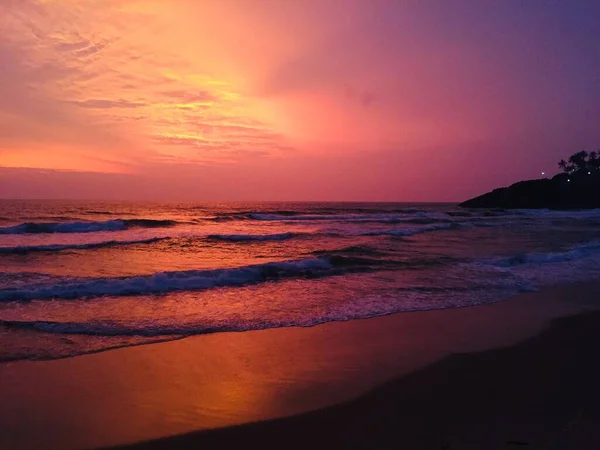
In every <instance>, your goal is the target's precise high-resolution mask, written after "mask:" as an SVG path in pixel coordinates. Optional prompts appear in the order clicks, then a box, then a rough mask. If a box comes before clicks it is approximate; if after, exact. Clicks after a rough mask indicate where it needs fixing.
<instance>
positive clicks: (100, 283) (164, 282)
mask: <svg viewBox="0 0 600 450" xmlns="http://www.w3.org/2000/svg"><path fill="white" fill-rule="evenodd" d="M437 263H439V261H437V260H414V261H413V260H408V261H397V260H394V259H391V258H379V257H373V256H371V255H368V254H364V255H361V254H352V253H350V252H346V253H344V252H336V251H331V252H325V253H323V254H322V255H321V256H318V257H314V258H306V259H298V260H288V261H275V262H269V263H264V264H253V265H248V266H242V267H236V268H226V269H207V270H187V271H173V272H159V273H155V274H152V275H139V276H131V277H106V278H74V277H60V276H59V277H52V278H49V279H47V280H46V279H41V281H40V282H31V283H27V284H26V285H23V284H19V285H17V286H13V287H7V288H6V287H5V288H4V289H3V290H1V291H0V301H21V300H26V301H27V300H48V299H78V298H93V297H104V296H115V297H116V296H133V295H152V294H166V293H169V292H175V291H195V290H205V289H212V288H218V287H238V286H245V285H250V284H257V283H263V282H269V281H277V280H282V279H288V278H299V277H304V278H318V277H326V276H333V275H342V274H348V273H356V272H370V271H376V270H386V269H395V268H399V267H404V268H409V269H410V268H418V267H421V266H424V265H425V266H426V265H432V264H437ZM441 263H444V264H445V263H447V261H441ZM6 275H7V276H8V277H9V278H10V274H6Z"/></svg>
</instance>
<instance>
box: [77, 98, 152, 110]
mask: <svg viewBox="0 0 600 450" xmlns="http://www.w3.org/2000/svg"><path fill="white" fill-rule="evenodd" d="M71 103H72V104H74V105H77V106H80V107H82V108H93V109H111V108H140V107H142V106H145V105H146V104H145V103H141V102H131V101H128V100H122V99H119V100H107V99H90V100H83V101H72V102H71Z"/></svg>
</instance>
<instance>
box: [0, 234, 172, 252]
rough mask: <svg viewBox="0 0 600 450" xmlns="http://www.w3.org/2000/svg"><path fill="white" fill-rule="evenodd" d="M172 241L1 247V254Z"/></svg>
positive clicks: (115, 241)
mask: <svg viewBox="0 0 600 450" xmlns="http://www.w3.org/2000/svg"><path fill="white" fill-rule="evenodd" d="M167 239H171V238H170V237H154V238H148V239H138V240H130V241H118V240H114V241H103V242H90V243H86V244H56V245H19V246H16V247H0V254H27V253H34V252H60V251H64V250H87V249H96V248H104V247H119V246H129V245H138V244H151V243H154V242H158V241H163V240H167Z"/></svg>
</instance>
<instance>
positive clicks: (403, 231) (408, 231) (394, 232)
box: [359, 223, 460, 237]
mask: <svg viewBox="0 0 600 450" xmlns="http://www.w3.org/2000/svg"><path fill="white" fill-rule="evenodd" d="M459 226H460V224H457V223H441V224H438V225H428V226H425V227H420V228H398V229H388V230H373V231H365V232H362V233H359V236H399V237H401V236H414V235H416V234H421V233H429V232H432V231H439V230H449V229H452V228H457V227H459Z"/></svg>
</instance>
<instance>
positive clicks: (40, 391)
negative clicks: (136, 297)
mask: <svg viewBox="0 0 600 450" xmlns="http://www.w3.org/2000/svg"><path fill="white" fill-rule="evenodd" d="M599 294H600V283H599V282H592V283H583V284H576V285H563V286H559V287H556V288H551V289H544V290H542V291H540V292H535V293H525V294H521V295H518V296H516V297H514V298H512V299H508V300H503V301H501V302H498V303H493V304H488V305H479V306H472V307H465V308H454V309H447V310H430V311H419V312H410V313H399V314H393V315H388V316H382V317H377V318H371V319H361V320H356V321H348V322H330V323H326V324H322V325H317V326H314V327H309V328H278V329H269V330H260V331H249V332H244V333H217V334H213V335H201V336H194V337H188V338H185V339H182V340H176V341H169V342H164V343H157V344H148V345H142V346H135V347H127V348H120V349H116V350H110V351H106V352H101V353H94V354H88V355H82V356H77V357H74V358H67V359H60V360H54V361H35V362H32V361H22V362H15V363H7V364H2V365H0V390H2V391H4V392H0V393H1V394H2V398H3V400H4V401H3V402H2V404H0V428H2V429H3V430H9V433H3V435H2V436H0V446H2V447H4V448H12V449H15V450H16V449H20V448H23V449H26V448H36V449H42V448H65V449H69V448H74V449H75V448H94V447H109V446H114V445H122V444H126V443H132V442H139V441H148V440H152V439H158V438H161V437H165V436H175V437H171V438H167V439H166V440H165V441H156V443H154V444H149V443H145V444H143V446H142V447H135V448H146V447H147V448H173V447H168V446H167V447H152V446H151V445H165V443H166V442H171V443H170V444H169V445H173V444H174V443H177V445H179V444H181V445H189V446H192V445H196V444H194V443H193V442H192V441H194V442H195V441H196V440H198V439H200V440H202V439H208V441H206V442H209V441H210V440H211V439H218V440H220V439H225V441H226V440H227V439H235V436H238V435H240V433H241V434H242V435H243V434H244V433H248V432H246V431H242V432H240V431H238V430H240V429H243V430H245V429H247V428H244V427H248V428H252V429H254V430H256V429H260V430H262V431H252V432H250V434H252V433H259V434H260V433H263V432H264V433H267V434H271V433H272V432H273V433H275V434H276V433H277V429H280V428H281V425H279V423H280V422H279V421H280V420H283V421H287V420H290V421H292V422H293V421H295V420H300V421H301V422H302V421H306V420H308V423H310V420H313V419H305V418H304V417H305V416H311V415H314V414H316V415H317V416H318V415H319V414H328V413H324V412H323V411H329V410H330V409H332V408H334V409H335V408H342V409H343V408H344V407H346V406H347V405H349V404H352V403H353V402H359V401H361V400H360V399H362V398H363V397H361V396H366V397H369V395H371V394H370V393H372V392H376V391H377V390H378V389H380V388H378V386H382V385H385V384H386V383H389V382H390V380H402V379H405V378H407V377H408V378H410V377H411V375H410V374H418V373H420V371H423V370H424V371H426V370H427V368H430V367H433V366H435V365H436V364H438V363H439V362H440V361H442V362H443V361H445V359H446V358H448V357H450V358H453V357H452V356H451V355H453V354H457V353H459V354H464V353H467V354H471V353H473V352H484V354H485V353H487V352H488V351H489V350H490V349H493V348H503V347H507V346H511V345H515V344H516V343H518V342H522V341H524V340H527V339H529V338H531V336H535V335H538V334H539V333H540V332H541V331H542V330H544V329H545V328H546V327H547V325H548V323H549V321H551V320H553V319H556V318H559V317H564V316H570V315H574V314H577V313H579V312H581V311H585V310H587V309H590V307H591V305H593V303H594V300H595V299H596V298H598V295H599ZM590 314H593V313H590ZM584 317H586V316H584ZM588 317H589V315H588ZM594 317H596V318H597V319H598V317H597V315H596V316H594ZM586 320H587V319H586ZM594 320H595V319H594ZM598 323H599V324H600V319H598ZM598 329H599V330H600V326H599V327H598ZM599 333H600V332H599ZM474 354H476V355H479V353H474ZM392 383H394V382H392ZM357 398H359V400H356V399H357ZM353 399H354V400H353ZM428 401H429V402H434V403H432V404H430V407H433V408H435V407H436V405H435V401H434V400H432V399H429V400H428ZM58 405H60V407H58ZM332 405H345V406H332ZM388 406H389V405H388ZM316 410H318V411H316ZM367 410H369V409H368V408H367ZM308 411H316V412H312V413H311V412H308ZM369 411H370V414H371V415H373V414H375V415H376V414H377V412H376V411H374V410H373V408H372V407H371V409H370V410H369ZM307 412H308V413H307ZM306 413H307V414H306ZM298 414H301V415H300V416H298ZM342 414H346V413H342ZM287 416H296V418H291V419H279V418H281V417H287ZM297 417H300V418H301V419H298V418H297ZM311 417H312V416H311ZM274 419H279V420H275V421H274V422H263V421H266V420H274ZM252 422H262V423H258V424H251V425H246V426H241V427H235V428H231V427H233V426H236V425H240V424H243V423H252ZM334 423H335V421H334ZM338 425H339V424H338ZM273 427H275V428H273ZM277 427H279V428H277ZM285 427H287V425H285V426H284V428H285ZM216 428H220V429H221V430H216V431H210V432H207V433H200V434H192V435H188V436H187V437H183V438H182V437H177V435H182V434H184V433H190V432H194V431H197V430H209V429H216ZM273 430H274V431H273ZM215 436H216V437H215ZM228 436H229V437H228ZM253 436H255V437H257V438H258V436H257V435H253ZM169 439H172V440H173V441H169ZM178 439H187V440H188V441H186V442H181V441H178ZM190 440H191V441H190ZM198 442H200V441H198ZM211 442H212V441H211ZM161 443H162V444H161ZM214 444H215V445H216V444H218V441H214ZM279 444H280V445H281V442H279ZM363 444H365V442H364V441H363ZM273 445H275V443H273ZM286 445H287V444H286ZM175 448H179V447H175ZM183 448H185V447H183ZM461 448H462V447H461ZM486 448H488V447H486ZM489 448H491V447H489Z"/></svg>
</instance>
